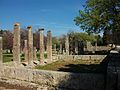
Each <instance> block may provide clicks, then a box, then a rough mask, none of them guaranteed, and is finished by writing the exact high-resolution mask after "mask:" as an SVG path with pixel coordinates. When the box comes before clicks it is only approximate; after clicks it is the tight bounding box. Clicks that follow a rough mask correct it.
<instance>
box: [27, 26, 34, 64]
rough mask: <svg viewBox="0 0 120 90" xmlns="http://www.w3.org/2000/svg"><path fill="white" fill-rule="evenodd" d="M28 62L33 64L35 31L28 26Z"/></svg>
mask: <svg viewBox="0 0 120 90" xmlns="http://www.w3.org/2000/svg"><path fill="white" fill-rule="evenodd" d="M27 29H28V64H29V65H33V33H32V27H31V26H28V27H27Z"/></svg>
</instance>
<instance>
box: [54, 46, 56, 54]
mask: <svg viewBox="0 0 120 90" xmlns="http://www.w3.org/2000/svg"><path fill="white" fill-rule="evenodd" d="M54 53H56V44H54Z"/></svg>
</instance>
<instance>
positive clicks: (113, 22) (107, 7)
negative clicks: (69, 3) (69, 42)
mask: <svg viewBox="0 0 120 90" xmlns="http://www.w3.org/2000/svg"><path fill="white" fill-rule="evenodd" d="M74 21H75V23H76V25H78V26H80V28H81V29H83V30H85V31H86V32H88V33H99V32H101V31H105V30H111V31H118V30H119V31H120V0H87V1H86V5H85V6H84V10H80V11H79V16H77V17H75V19H74Z"/></svg>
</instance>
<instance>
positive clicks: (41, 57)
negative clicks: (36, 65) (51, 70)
mask: <svg viewBox="0 0 120 90" xmlns="http://www.w3.org/2000/svg"><path fill="white" fill-rule="evenodd" d="M39 31H40V63H41V64H44V29H39Z"/></svg>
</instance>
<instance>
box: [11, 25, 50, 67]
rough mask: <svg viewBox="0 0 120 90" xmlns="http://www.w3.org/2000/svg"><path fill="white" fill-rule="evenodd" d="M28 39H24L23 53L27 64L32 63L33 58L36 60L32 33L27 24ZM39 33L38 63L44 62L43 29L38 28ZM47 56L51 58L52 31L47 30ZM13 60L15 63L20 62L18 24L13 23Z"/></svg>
mask: <svg viewBox="0 0 120 90" xmlns="http://www.w3.org/2000/svg"><path fill="white" fill-rule="evenodd" d="M27 30H28V40H25V41H24V54H25V61H27V62H28V64H29V65H32V64H33V60H37V56H36V47H33V33H32V27H31V26H28V27H27ZM39 34H40V63H41V64H43V63H44V29H39ZM47 58H48V60H50V61H51V60H52V33H51V31H48V32H47ZM13 62H14V63H15V65H18V64H20V24H19V23H15V25H14V38H13Z"/></svg>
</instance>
